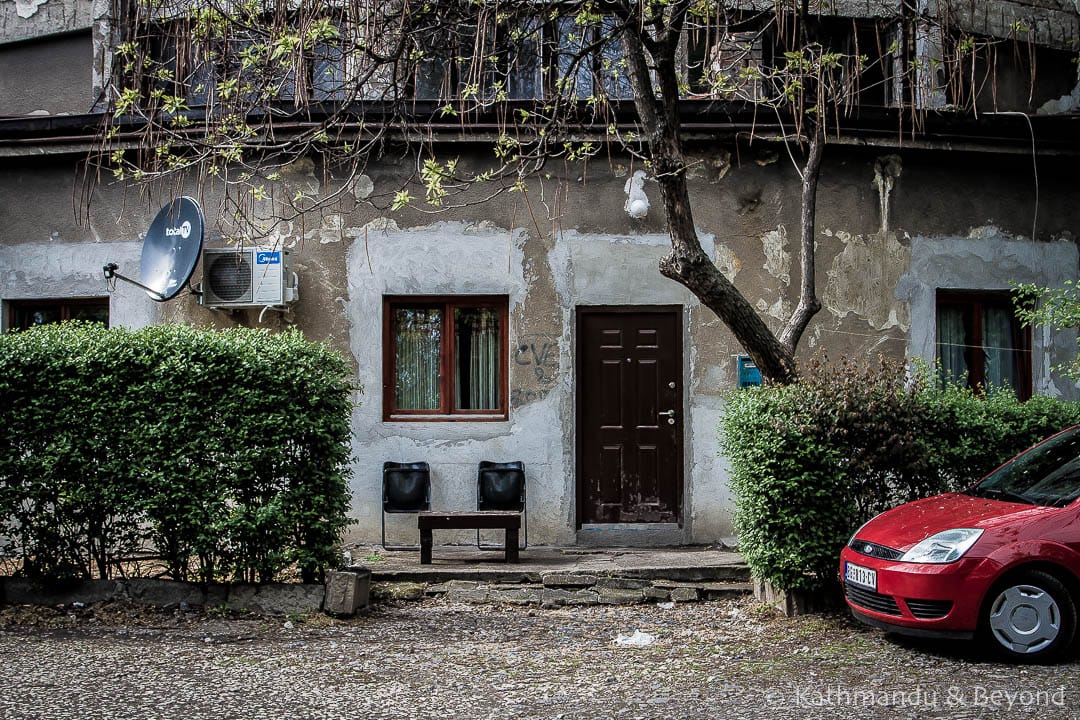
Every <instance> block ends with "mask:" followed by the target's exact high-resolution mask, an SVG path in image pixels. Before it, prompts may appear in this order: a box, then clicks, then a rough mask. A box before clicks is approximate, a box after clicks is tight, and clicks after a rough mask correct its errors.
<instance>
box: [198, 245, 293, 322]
mask: <svg viewBox="0 0 1080 720" xmlns="http://www.w3.org/2000/svg"><path fill="white" fill-rule="evenodd" d="M202 263H203V280H202V295H200V296H199V302H201V303H202V304H203V305H206V306H207V307H224V308H242V307H266V306H268V305H286V304H288V303H292V302H295V301H296V300H298V299H299V297H300V293H299V279H298V278H297V277H296V273H294V272H292V271H291V270H290V269H289V253H288V251H286V250H283V249H280V248H279V249H276V250H275V249H273V248H266V247H245V248H207V249H204V250H203V257H202Z"/></svg>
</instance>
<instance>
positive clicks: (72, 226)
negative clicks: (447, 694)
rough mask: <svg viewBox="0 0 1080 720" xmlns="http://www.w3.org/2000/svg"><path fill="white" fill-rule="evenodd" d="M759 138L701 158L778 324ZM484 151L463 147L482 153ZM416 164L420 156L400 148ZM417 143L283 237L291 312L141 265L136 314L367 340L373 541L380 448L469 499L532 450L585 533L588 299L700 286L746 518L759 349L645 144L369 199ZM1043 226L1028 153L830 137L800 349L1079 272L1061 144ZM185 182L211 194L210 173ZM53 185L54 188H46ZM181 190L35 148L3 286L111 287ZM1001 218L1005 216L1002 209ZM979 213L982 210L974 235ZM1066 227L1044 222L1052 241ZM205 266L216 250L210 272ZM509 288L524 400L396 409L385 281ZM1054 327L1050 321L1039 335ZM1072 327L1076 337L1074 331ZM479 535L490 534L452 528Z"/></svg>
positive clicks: (915, 341) (784, 274) (834, 352)
mask: <svg viewBox="0 0 1080 720" xmlns="http://www.w3.org/2000/svg"><path fill="white" fill-rule="evenodd" d="M775 150H776V149H775V148H769V147H765V148H762V147H760V145H758V146H754V147H753V148H747V147H741V148H735V147H734V146H732V147H731V148H730V149H724V148H717V147H710V148H709V149H708V151H707V152H705V153H704V154H702V155H701V156H700V162H694V164H693V165H692V167H693V170H692V172H691V173H690V177H691V193H692V200H693V203H694V210H695V221H696V223H697V225H698V227H699V229H700V230H699V232H700V235H701V239H702V243H703V246H704V247H705V249H706V251H707V252H709V253H710V254H711V255H712V256H713V257H714V258H715V260H716V262H717V263H718V265H719V266H720V267H721V268H722V270H723V271H724V272H725V273H726V274H727V276H728V277H729V278H730V279H732V281H733V282H735V284H736V286H737V287H738V288H740V289H741V290H742V291H743V292H744V293H745V294H746V295H747V297H748V298H749V299H750V301H751V302H752V303H754V304H755V305H757V306H758V307H759V308H761V309H762V311H763V315H764V317H765V320H766V322H767V323H768V324H769V325H770V326H771V327H773V328H774V329H777V328H779V327H780V325H781V322H782V319H784V318H785V316H786V313H787V312H789V311H790V308H791V307H792V306H793V305H794V302H795V301H796V299H797V298H796V293H797V289H798V285H799V281H800V278H799V272H800V269H799V263H798V252H799V248H798V236H799V233H798V216H799V203H798V197H799V194H798V193H799V188H798V181H797V178H796V177H795V174H794V172H793V169H792V167H791V165H790V162H789V161H788V159H787V157H786V154H783V153H777V152H776V151H775ZM468 161H469V159H468V158H467V157H466V158H463V159H462V162H463V163H465V162H468ZM398 162H400V164H398ZM410 167H411V163H410V162H408V161H404V160H403V161H386V162H383V163H379V164H373V165H372V166H370V167H369V168H368V172H369V176H368V177H365V178H364V180H363V182H361V183H359V184H358V186H357V189H356V191H355V193H354V196H355V198H356V200H357V202H356V203H355V205H354V204H352V203H351V202H350V203H349V205H348V207H347V208H346V209H344V210H341V211H330V212H326V213H323V214H322V215H315V214H312V215H310V216H308V217H306V218H304V220H303V222H294V223H292V224H287V225H284V226H282V227H280V228H278V230H277V231H276V232H275V234H274V235H273V236H271V237H268V238H265V239H263V242H265V243H271V244H280V245H282V246H284V247H285V248H287V249H288V250H289V251H290V253H291V260H292V263H293V269H294V270H296V271H297V273H298V274H299V277H300V296H301V299H300V302H298V303H297V304H296V305H295V306H293V307H292V308H291V309H290V311H289V312H288V313H285V314H279V313H269V314H267V316H266V317H265V318H264V319H263V321H262V322H261V323H260V322H259V319H258V315H259V311H258V310H251V311H238V312H232V313H226V312H221V311H213V310H210V309H208V308H204V307H201V306H199V305H197V304H196V303H195V302H194V300H193V299H192V298H191V297H190V296H186V295H185V296H183V297H181V298H180V299H178V300H175V301H172V302H169V303H164V304H160V305H158V304H155V303H153V302H152V301H150V300H149V298H147V297H146V296H145V295H144V294H142V293H141V291H138V290H137V289H135V288H132V287H130V286H124V285H123V284H121V285H120V286H119V287H118V289H117V293H116V295H115V296H114V297H113V299H112V303H113V304H112V309H113V318H114V321H115V322H117V323H118V324H125V325H131V326H138V325H145V324H147V323H152V322H161V321H173V322H185V323H190V324H194V325H199V326H209V327H230V326H237V325H242V326H250V327H260V326H262V327H270V328H274V329H278V328H283V327H286V326H289V325H295V326H296V327H299V328H301V329H302V330H303V332H304V333H305V334H306V335H307V336H308V337H310V338H312V339H317V340H325V341H327V342H329V343H330V344H331V345H332V346H333V347H335V348H337V349H338V350H340V351H341V352H343V353H345V354H346V355H348V356H349V357H350V358H351V359H352V361H353V363H354V366H355V368H356V372H357V378H358V380H359V382H360V383H362V384H363V386H364V393H363V395H362V396H361V401H362V403H361V405H360V406H359V407H358V408H357V409H356V410H355V412H354V416H353V430H354V433H355V441H354V455H355V456H356V458H357V459H356V461H355V464H354V467H353V470H354V476H353V480H352V489H353V505H352V508H351V511H350V516H351V517H353V518H356V520H357V524H356V525H354V526H353V527H352V528H351V529H350V532H349V538H350V539H351V540H355V541H360V542H373V541H376V540H377V538H378V534H379V524H380V517H379V516H380V504H379V491H380V469H381V466H382V463H383V462H384V461H386V460H400V461H417V460H426V461H427V462H429V463H431V466H432V471H433V479H434V497H433V502H434V506H435V507H437V508H446V509H465V508H471V507H473V506H474V503H475V495H474V493H475V482H476V463H477V462H478V461H479V460H482V459H490V460H509V459H520V460H523V461H524V462H525V463H526V466H527V468H528V474H529V483H530V485H529V518H528V520H529V536H530V541H531V542H536V543H555V544H573V543H575V542H577V541H578V540H579V539H580V538H579V536H578V534H577V531H576V528H575V520H576V518H575V506H576V492H577V490H576V487H577V486H576V483H577V480H576V478H575V452H576V448H575V442H576V439H575V415H574V413H575V402H574V399H575V394H574V393H575V392H576V390H577V386H576V383H575V377H574V376H575V364H574V358H575V355H576V352H575V350H576V342H577V338H576V335H575V333H576V329H575V322H576V308H577V307H578V306H582V305H622V304H636V305H679V306H681V307H682V308H683V314H682V317H683V343H684V347H683V362H684V368H683V372H684V376H683V380H684V400H683V407H682V411H681V412H682V417H683V419H684V425H683V426H684V456H683V462H684V467H685V473H684V493H683V498H684V506H683V519H684V527H683V528H681V529H678V531H677V532H676V533H674V535H675V536H676V539H678V540H681V541H684V542H695V543H708V542H715V541H717V540H719V539H720V538H723V537H725V536H728V535H730V534H731V498H730V491H729V488H728V480H727V478H728V470H727V467H726V465H725V462H724V460H723V459H722V458H720V457H718V455H717V448H718V442H717V426H718V423H719V420H720V417H721V415H722V413H723V412H724V393H725V392H727V391H729V390H730V389H731V388H732V387H733V386H734V384H735V381H736V372H735V370H736V365H735V357H736V356H737V355H738V354H740V353H741V349H740V348H739V346H738V344H737V343H736V342H735V340H734V337H733V336H732V334H731V333H730V331H729V330H728V329H727V328H726V327H725V326H724V325H723V323H721V322H720V321H719V320H718V319H717V318H716V316H715V315H714V314H713V313H712V312H711V311H710V310H708V309H706V308H704V307H702V306H701V305H700V304H698V302H697V300H696V299H695V298H693V297H692V296H691V295H689V293H688V292H687V291H686V290H685V289H683V288H682V287H681V286H680V285H678V284H677V283H675V282H673V281H670V280H667V279H666V278H663V277H662V276H661V275H660V274H659V272H658V270H657V263H658V261H659V260H660V258H661V257H662V256H663V255H664V254H665V253H666V252H667V248H668V239H667V236H666V234H665V229H664V222H663V215H662V212H661V211H660V208H661V207H662V203H661V202H660V197H659V193H658V191H657V187H656V184H655V182H653V181H652V180H648V179H647V180H646V181H645V183H644V186H643V188H642V189H643V191H644V192H645V194H646V195H647V197H648V199H649V201H650V209H649V211H648V214H647V215H646V216H645V217H643V218H640V219H632V218H630V217H629V216H628V215H627V213H626V212H625V211H624V204H625V201H626V197H627V196H626V192H625V183H626V179H627V178H628V177H629V176H630V175H631V174H632V172H633V170H634V169H635V168H634V166H633V165H632V164H631V163H628V162H625V163H620V162H618V161H616V162H614V163H613V164H612V165H611V166H607V165H605V164H601V163H593V164H592V165H590V167H589V168H588V170H585V169H583V168H581V167H579V166H574V165H568V166H566V167H565V169H563V170H562V171H561V172H558V173H556V172H555V170H554V169H552V170H551V173H550V174H548V175H545V176H544V177H543V178H540V179H536V180H533V181H532V182H531V184H530V190H529V195H528V198H529V204H527V203H526V202H525V199H524V198H523V196H522V195H521V194H517V193H515V194H512V195H503V196H501V197H499V198H497V199H496V200H495V201H493V202H491V203H487V204H483V205H479V206H475V207H471V208H468V209H467V210H462V211H450V212H447V213H446V214H445V215H442V216H436V217H438V218H439V219H440V222H436V223H433V222H432V216H431V215H427V214H424V213H421V212H418V211H415V210H403V211H401V212H398V213H395V214H394V215H393V217H385V216H384V215H383V214H381V212H379V211H377V210H376V209H374V208H372V207H371V206H370V205H367V204H366V203H364V202H363V200H364V199H365V198H366V197H368V196H369V195H371V194H372V193H384V192H386V189H387V188H388V187H390V188H393V187H399V183H400V179H401V177H402V173H403V172H405V171H407V169H409V168H410ZM1039 172H1040V179H1041V180H1042V186H1041V187H1042V190H1041V197H1040V205H1039V225H1038V231H1039V232H1038V236H1039V238H1040V242H1038V243H1032V242H1030V241H1027V240H1024V239H1022V238H1020V235H1021V234H1023V233H1025V232H1026V233H1030V232H1031V226H1032V222H1033V219H1034V218H1033V196H1032V186H1031V178H1030V173H1031V167H1030V159H1029V158H1024V157H1018V158H998V157H995V158H992V159H985V158H972V157H970V156H968V157H965V158H964V161H963V162H955V163H952V164H949V165H947V166H945V165H942V163H941V160H940V157H937V158H935V156H933V154H927V153H923V154H920V153H914V152H911V153H905V154H903V156H902V157H901V156H897V157H888V156H886V157H884V158H883V157H881V156H880V153H875V152H872V151H868V150H860V149H853V148H841V147H830V151H829V152H828V153H827V154H826V161H825V165H824V168H823V176H822V181H821V190H820V194H819V201H818V211H819V215H818V224H817V228H818V232H817V246H818V252H819V260H818V266H817V267H818V278H817V280H818V290H819V294H820V295H821V297H822V300H823V302H824V305H825V307H824V309H823V310H822V312H821V313H819V314H818V316H816V317H815V318H814V320H813V321H812V322H811V324H810V327H809V329H808V331H807V334H806V336H805V339H804V341H803V343H802V344H801V345H800V351H799V361H800V362H806V361H807V360H808V359H809V358H810V357H811V356H813V355H814V354H815V353H817V352H818V351H822V350H825V351H827V352H828V353H829V355H830V356H832V357H837V356H840V355H846V356H848V357H853V358H865V357H872V356H874V355H876V354H878V353H885V354H886V355H889V356H892V357H897V358H900V357H903V356H904V355H905V354H906V353H908V352H911V353H913V354H916V355H922V356H932V354H933V322H934V321H933V318H934V307H933V292H934V290H935V289H936V288H937V287H964V286H966V285H967V284H968V283H971V285H970V286H971V287H978V288H993V287H1007V283H1008V281H1009V280H1028V279H1030V280H1034V281H1037V282H1047V283H1051V284H1054V283H1058V282H1060V281H1061V280H1062V279H1064V278H1067V277H1075V276H1076V274H1077V269H1078V259H1077V249H1076V244H1075V242H1073V241H1072V240H1071V239H1070V238H1072V237H1075V236H1076V235H1078V234H1080V207H1077V205H1076V203H1075V192H1074V191H1073V190H1072V188H1073V187H1074V184H1071V183H1073V181H1072V175H1073V173H1074V169H1073V168H1072V164H1071V162H1068V161H1065V160H1062V161H1054V160H1052V159H1047V160H1042V159H1041V160H1040V165H1039ZM283 178H284V179H283V184H284V186H285V187H283V188H280V189H279V190H280V192H282V193H284V194H285V195H286V196H291V195H292V193H293V192H294V191H295V190H297V189H303V190H304V191H305V192H306V193H308V194H315V193H320V192H322V193H325V192H329V191H332V190H335V189H336V186H334V185H333V182H334V181H333V180H332V179H331V180H330V183H331V185H330V186H329V187H328V186H326V185H325V184H324V183H325V178H324V176H323V173H322V171H321V170H320V169H318V168H316V166H315V165H314V164H313V163H311V162H308V161H302V162H298V163H296V164H295V165H294V166H292V167H290V168H288V169H287V170H286V171H285V172H284V173H283ZM185 191H187V192H190V189H186V190H185ZM28 197H32V198H33V199H34V201H33V202H27V201H26V198H28ZM163 200H164V198H161V197H154V198H152V199H149V200H148V199H145V198H140V197H139V195H138V193H136V192H132V191H129V192H126V193H125V192H122V191H121V189H119V188H116V187H112V186H107V187H101V188H99V189H98V191H97V194H96V196H95V200H94V204H93V206H92V208H91V211H90V213H89V216H88V218H87V220H88V221H87V223H85V224H84V223H81V222H77V221H76V219H75V218H74V217H73V213H72V176H71V166H70V164H68V163H67V161H65V160H64V159H37V158H33V159H31V158H24V159H20V160H19V161H18V163H14V162H13V163H10V164H9V165H8V166H7V167H5V168H4V173H3V174H0V298H3V299H10V298H17V297H46V296H72V295H94V296H101V295H104V294H105V290H104V283H103V281H102V280H101V276H100V268H101V266H102V265H103V264H104V263H105V262H108V261H114V262H119V263H120V265H121V267H122V268H128V269H131V268H136V267H137V266H138V247H139V240H140V238H141V237H142V233H143V232H144V231H145V229H146V227H147V226H148V224H149V221H150V219H151V218H152V217H153V214H154V212H156V210H157V208H159V207H160V206H161V204H162V202H163ZM217 201H218V197H217V195H216V194H215V192H214V191H213V189H212V188H211V189H210V190H209V191H208V192H207V195H206V196H205V202H204V203H203V205H204V208H205V209H206V210H207V212H208V221H209V228H210V236H209V244H211V245H218V244H220V239H219V238H220V230H219V229H217V222H216V218H215V217H214V216H213V213H214V209H215V208H216V207H217ZM988 221H992V227H993V229H992V230H990V229H986V227H988ZM971 227H977V228H984V229H982V230H979V231H978V232H976V233H975V235H974V236H973V237H969V235H971V233H970V232H969V230H970V228H971ZM1044 238H1045V239H1049V238H1066V240H1065V241H1061V242H1058V241H1054V242H1043V241H1042V240H1043V239H1044ZM200 275H201V270H197V271H196V276H195V278H194V279H195V281H196V282H197V281H198V280H199V279H200ZM413 293H416V294H449V295H457V294H466V293H483V294H505V295H507V296H508V297H509V299H510V307H509V317H510V328H509V329H510V348H509V351H510V352H509V357H508V362H509V377H508V383H509V392H510V419H509V420H508V421H505V422H450V423H446V422H443V423H435V422H422V423H401V422H394V423H384V422H383V421H382V358H383V355H382V317H381V314H382V298H383V296H384V295H386V294H413ZM1040 342H1041V340H1040V338H1038V337H1037V338H1036V345H1037V346H1038V345H1039V343H1040ZM1046 342H1047V343H1049V347H1050V348H1051V350H1050V351H1049V352H1047V353H1045V354H1042V355H1039V356H1038V357H1037V360H1036V365H1037V367H1038V368H1040V370H1039V372H1040V373H1041V374H1039V375H1037V377H1036V387H1037V388H1039V389H1041V390H1046V391H1053V392H1058V393H1061V394H1064V395H1066V396H1069V394H1070V393H1073V395H1072V396H1075V392H1074V389H1073V390H1070V388H1067V387H1064V386H1062V384H1061V383H1060V382H1059V381H1057V380H1055V379H1054V378H1053V376H1052V375H1049V374H1048V373H1047V372H1046V371H1045V368H1046V367H1047V366H1048V365H1049V364H1051V363H1053V362H1060V360H1058V359H1055V358H1056V357H1060V355H1059V353H1061V352H1066V351H1067V350H1068V349H1069V342H1068V338H1048V339H1046ZM1073 347H1074V346H1073ZM387 522H388V525H389V528H388V530H389V531H390V537H391V539H392V540H394V541H397V542H408V543H413V542H415V537H414V535H415V521H414V520H413V519H412V518H411V516H389V517H388V520H387ZM447 539H454V540H456V541H459V542H469V541H470V540H472V539H474V538H473V537H472V536H471V534H470V533H467V532H466V533H460V534H458V535H452V534H450V533H447V534H446V535H445V536H441V540H447Z"/></svg>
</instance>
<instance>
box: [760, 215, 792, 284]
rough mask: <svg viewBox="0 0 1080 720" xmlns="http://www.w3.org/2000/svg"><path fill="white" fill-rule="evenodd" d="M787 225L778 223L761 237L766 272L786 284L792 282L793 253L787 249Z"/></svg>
mask: <svg viewBox="0 0 1080 720" xmlns="http://www.w3.org/2000/svg"><path fill="white" fill-rule="evenodd" d="M787 239H788V235H787V227H786V226H784V225H777V226H776V229H775V230H770V231H769V232H767V233H765V234H764V235H763V236H762V237H761V249H762V251H763V252H764V253H765V272H767V273H769V274H770V275H772V276H773V277H774V278H776V279H777V280H779V281H781V282H782V283H784V284H785V285H790V284H791V253H790V252H788V249H787Z"/></svg>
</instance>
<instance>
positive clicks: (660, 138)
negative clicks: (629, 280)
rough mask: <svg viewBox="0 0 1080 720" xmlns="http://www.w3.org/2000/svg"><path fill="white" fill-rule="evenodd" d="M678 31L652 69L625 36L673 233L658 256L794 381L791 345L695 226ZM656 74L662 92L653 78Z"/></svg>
mask: <svg viewBox="0 0 1080 720" xmlns="http://www.w3.org/2000/svg"><path fill="white" fill-rule="evenodd" d="M680 30H681V23H678V22H672V23H671V24H669V26H668V27H667V31H666V33H665V36H664V37H660V38H658V39H654V40H655V43H654V45H655V47H654V48H652V49H651V56H652V60H653V68H652V69H650V67H649V63H648V62H647V60H646V57H645V52H646V51H645V47H644V44H643V42H642V38H641V36H640V35H638V34H636V33H632V32H631V33H625V34H624V36H623V37H624V47H625V50H626V59H627V61H628V63H629V72H628V75H629V77H630V81H631V83H632V84H633V86H634V102H635V104H636V106H637V109H638V113H639V115H640V118H641V124H642V127H643V128H644V130H645V133H646V137H647V138H648V143H649V157H650V160H651V161H652V170H653V172H654V173H655V177H656V182H657V183H658V184H659V185H660V195H661V197H662V198H663V201H664V211H665V213H666V216H667V223H668V235H669V236H670V238H671V253H670V254H669V255H668V256H667V257H665V258H663V259H662V260H661V261H660V272H661V274H663V275H664V276H665V277H668V278H671V279H672V280H675V281H676V282H679V283H681V284H682V285H684V286H685V287H686V288H687V289H688V290H690V292H692V293H693V294H694V295H695V296H696V297H697V298H698V299H699V300H700V301H701V302H702V304H703V305H705V306H706V307H707V308H709V309H710V310H712V311H713V312H714V313H716V315H717V317H719V318H720V319H721V320H722V321H723V322H724V324H725V325H727V327H728V328H729V329H730V330H731V332H732V333H734V335H735V339H736V340H738V342H739V344H740V345H742V347H743V348H744V349H745V350H746V351H747V353H749V355H750V357H751V358H753V360H754V363H755V364H756V365H757V367H758V369H759V370H760V371H761V374H762V376H764V377H765V378H767V379H768V380H771V381H773V382H778V383H783V384H788V383H792V382H795V381H796V380H797V379H798V372H797V370H796V368H795V358H794V354H793V352H792V350H791V349H789V348H788V347H786V346H785V345H784V344H783V343H781V342H780V341H779V340H778V339H777V337H776V335H775V334H774V333H773V332H772V330H770V329H769V327H768V325H766V324H765V322H764V321H763V320H762V319H761V316H759V315H758V313H757V311H756V310H754V308H753V306H752V305H751V304H750V301H749V300H747V299H746V297H745V296H743V294H742V293H740V292H739V291H738V289H736V287H735V286H734V285H733V284H732V283H731V281H730V280H728V279H727V278H726V277H725V276H724V274H723V273H721V272H720V270H719V269H718V268H717V267H716V265H715V264H714V263H713V261H712V260H711V259H710V258H709V256H708V255H707V254H706V253H705V251H704V250H703V249H702V247H701V241H700V239H699V238H698V235H697V229H696V228H695V227H694V217H693V212H692V210H691V206H690V193H689V190H688V188H687V182H686V163H685V160H684V158H683V153H682V141H681V139H680V137H679V117H678V103H677V98H678V97H679V93H678V79H677V75H676V71H675V46H676V44H677V38H678V34H679V31H680ZM653 73H655V77H656V78H657V82H658V84H659V87H658V89H659V91H660V92H659V96H657V94H656V93H654V91H653V85H652V82H651V81H650V77H651V76H652V75H653ZM669 98H670V99H671V100H670V101H669V100H668V99H669Z"/></svg>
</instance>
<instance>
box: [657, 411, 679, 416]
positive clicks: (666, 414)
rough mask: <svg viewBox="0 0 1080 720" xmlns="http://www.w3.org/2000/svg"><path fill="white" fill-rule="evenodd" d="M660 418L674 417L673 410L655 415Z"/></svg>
mask: <svg viewBox="0 0 1080 720" xmlns="http://www.w3.org/2000/svg"><path fill="white" fill-rule="evenodd" d="M656 414H657V415H659V416H660V417H675V411H674V410H665V411H664V412H660V413H656Z"/></svg>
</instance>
